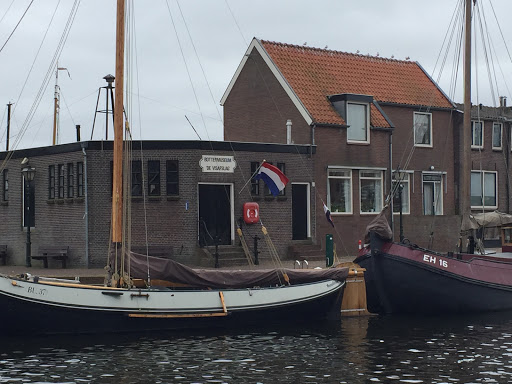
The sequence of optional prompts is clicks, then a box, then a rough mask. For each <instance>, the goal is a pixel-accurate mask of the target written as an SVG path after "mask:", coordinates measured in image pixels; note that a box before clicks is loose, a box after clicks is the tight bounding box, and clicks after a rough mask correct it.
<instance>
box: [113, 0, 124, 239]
mask: <svg viewBox="0 0 512 384" xmlns="http://www.w3.org/2000/svg"><path fill="white" fill-rule="evenodd" d="M124 15H125V0H117V16H116V18H117V23H116V87H115V104H116V107H115V109H114V162H113V179H112V185H113V190H112V241H113V242H114V243H121V241H122V217H123V121H124V119H123V112H124V108H123V106H124V103H123V91H124Z"/></svg>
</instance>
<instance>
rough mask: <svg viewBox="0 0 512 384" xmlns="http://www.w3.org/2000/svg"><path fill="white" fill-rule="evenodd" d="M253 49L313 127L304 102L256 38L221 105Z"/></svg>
mask: <svg viewBox="0 0 512 384" xmlns="http://www.w3.org/2000/svg"><path fill="white" fill-rule="evenodd" d="M253 48H256V50H257V51H258V53H259V54H260V55H261V57H262V58H263V60H264V61H265V64H267V65H268V68H269V69H270V71H271V72H272V73H273V74H274V76H275V77H276V79H277V81H278V82H279V84H281V86H282V87H283V89H284V91H285V92H286V94H287V95H288V97H289V98H290V100H291V101H292V102H293V104H294V105H295V107H296V108H297V109H298V111H299V113H300V114H301V115H302V117H303V118H304V120H305V121H306V123H307V124H308V125H311V124H312V123H313V118H312V117H311V115H310V114H309V112H308V111H307V109H306V107H305V106H304V104H302V102H301V100H300V99H299V97H298V96H297V95H296V94H295V92H294V91H293V89H292V87H291V86H290V84H288V82H287V81H286V79H285V78H284V76H283V74H282V73H281V71H279V69H278V68H277V66H276V65H275V63H274V62H273V61H272V59H271V58H270V56H269V54H268V53H267V51H266V50H265V48H263V45H262V44H261V42H260V40H259V39H256V38H253V39H252V41H251V44H249V48H247V51H245V55H244V57H243V59H242V61H241V62H240V64H239V65H238V68H237V69H236V71H235V74H234V75H233V78H232V79H231V81H230V82H229V84H228V87H227V89H226V91H225V92H224V95H223V96H222V99H221V100H220V105H221V106H224V103H225V102H226V99H227V98H228V96H229V93H230V92H231V89H233V87H234V85H235V83H236V81H237V80H238V77H239V76H240V73H241V72H242V69H243V68H244V66H245V63H246V62H247V60H248V58H249V55H250V53H251V52H252V50H253Z"/></svg>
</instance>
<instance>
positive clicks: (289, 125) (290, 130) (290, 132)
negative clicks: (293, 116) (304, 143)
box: [286, 119, 293, 144]
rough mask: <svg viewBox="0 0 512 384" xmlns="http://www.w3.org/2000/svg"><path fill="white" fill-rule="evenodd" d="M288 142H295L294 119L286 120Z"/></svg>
mask: <svg viewBox="0 0 512 384" xmlns="http://www.w3.org/2000/svg"><path fill="white" fill-rule="evenodd" d="M286 144H293V142H292V121H291V120H290V119H288V120H286Z"/></svg>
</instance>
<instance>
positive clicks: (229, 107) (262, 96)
mask: <svg viewBox="0 0 512 384" xmlns="http://www.w3.org/2000/svg"><path fill="white" fill-rule="evenodd" d="M288 119H291V120H292V124H293V126H292V140H293V142H294V143H296V144H310V143H311V128H310V127H309V125H308V124H307V123H306V121H305V120H304V118H303V117H302V115H301V114H300V113H299V111H298V110H297V108H296V107H295V105H294V104H293V102H292V101H291V99H290V98H289V97H288V95H287V94H286V92H285V90H284V89H283V87H282V86H281V84H279V82H278V81H277V79H276V78H275V76H274V74H273V73H272V72H271V71H270V69H269V68H268V66H267V65H266V64H265V63H264V61H263V59H262V58H261V56H260V54H259V53H258V52H257V51H256V49H254V50H253V51H252V52H251V54H250V56H249V59H248V60H247V62H246V65H245V66H244V68H243V70H242V72H241V73H240V76H239V77H238V79H237V82H236V83H235V85H234V87H233V88H232V90H231V92H230V93H229V96H228V98H227V99H226V101H225V103H224V140H229V141H249V142H264V143H286V121H287V120H288Z"/></svg>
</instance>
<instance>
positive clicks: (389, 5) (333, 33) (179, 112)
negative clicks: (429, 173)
mask: <svg viewBox="0 0 512 384" xmlns="http://www.w3.org/2000/svg"><path fill="white" fill-rule="evenodd" d="M31 1H32V0H16V1H15V2H14V1H13V0H0V48H1V47H2V46H4V43H5V42H6V41H7V40H8V39H9V40H8V41H7V44H5V46H4V47H3V49H2V50H1V51H0V118H1V119H2V120H1V121H0V148H1V150H5V141H6V140H5V131H6V120H7V117H6V111H7V106H6V104H7V103H8V102H13V103H14V105H13V111H14V116H13V118H12V122H11V146H10V148H11V149H12V148H13V145H14V143H15V140H16V138H17V137H18V135H19V133H20V132H21V131H22V130H23V128H26V132H25V134H24V135H23V137H22V140H21V142H20V144H19V146H18V148H24V147H35V146H45V145H50V144H51V141H52V129H53V97H54V96H53V94H54V88H55V67H53V68H50V64H51V61H52V58H53V57H54V55H55V52H56V50H57V47H58V44H59V41H60V39H61V36H62V33H63V31H64V28H65V26H66V23H67V20H68V17H69V14H70V12H71V10H72V7H73V3H74V1H72V0H60V1H59V0H33V3H32V5H31V7H30V8H29V9H28V11H27V13H26V16H25V17H24V18H23V20H22V21H21V22H20V24H19V26H18V27H17V29H16V30H15V31H14V33H13V34H12V36H11V37H10V38H9V36H10V35H11V33H12V32H13V30H14V28H15V26H16V24H17V23H18V22H19V20H20V19H21V17H22V15H23V12H25V10H26V9H27V7H28V5H29V3H30V2H31ZM460 1H461V0H430V1H419V0H387V1H382V0H367V1H355V0H315V1H311V0H187V1H183V0H179V2H178V1H177V0H145V1H137V2H135V3H136V4H135V5H134V12H133V14H134V20H135V21H134V23H135V34H134V39H135V40H134V41H136V48H137V49H136V53H134V55H133V58H134V60H136V62H137V65H136V70H134V71H133V76H132V77H131V79H132V84H133V86H132V102H131V103H130V106H128V108H129V109H130V110H131V111H132V114H131V116H132V117H131V120H132V121H131V126H132V130H133V134H134V138H135V139H139V138H142V139H146V140H168V139H177V140H197V139H198V135H199V136H200V137H201V139H203V140H208V139H211V140H222V138H223V134H222V107H221V106H220V105H219V102H220V99H221V97H222V95H223V93H224V91H225V90H226V88H227V86H228V84H229V82H230V80H231V78H232V76H233V74H234V72H235V71H236V68H237V66H238V65H239V63H240V61H241V59H242V57H243V55H244V53H245V50H246V49H247V47H248V45H249V43H250V41H251V39H252V38H253V37H257V38H260V39H265V40H271V41H277V42H282V43H290V44H298V45H303V44H304V43H306V44H307V45H308V46H310V47H318V48H324V47H326V46H327V47H328V49H333V50H338V51H344V52H352V53H356V52H357V51H359V52H360V53H361V54H370V55H377V54H378V55H380V56H382V57H391V56H394V58H395V59H406V58H407V57H409V58H410V60H413V61H418V62H419V63H420V64H421V65H422V66H423V67H424V68H425V69H426V70H427V72H428V73H430V74H431V75H432V76H433V77H434V79H436V80H437V79H438V76H439V72H438V71H439V68H440V65H439V64H438V66H437V70H436V73H433V70H434V66H435V63H436V59H437V57H438V55H439V53H440V52H441V49H442V46H443V41H444V39H445V36H446V35H447V33H448V29H449V26H450V21H451V19H452V17H453V14H454V12H455V10H456V8H457V6H458V4H459V3H460ZM479 1H480V0H479ZM481 1H482V4H483V9H484V11H485V16H486V18H485V20H486V23H487V26H488V27H489V36H491V35H492V37H491V38H492V48H491V49H490V50H489V51H488V52H489V54H488V57H489V59H488V60H491V58H492V61H493V63H494V67H495V71H496V76H495V75H494V74H493V75H492V76H491V77H492V78H495V81H496V82H497V83H498V89H497V90H496V89H495V91H494V99H496V98H497V96H509V100H510V101H509V105H510V104H512V99H511V98H510V95H509V92H508V86H507V84H506V83H505V81H504V80H503V78H504V77H503V74H504V76H508V77H509V78H510V73H511V68H512V66H511V60H510V55H509V53H508V51H507V47H506V45H507V46H510V47H511V48H509V49H512V41H511V40H512V25H510V23H507V22H506V19H505V16H507V15H508V16H510V15H511V14H512V2H511V1H510V0H493V1H492V3H491V2H490V1H489V0H481ZM178 4H179V7H178ZM491 4H492V7H493V8H491ZM115 9H116V4H115V1H114V0H110V1H108V0H82V1H81V2H80V3H79V6H78V11H77V12H76V16H75V18H74V20H73V23H72V26H71V29H70V32H69V36H68V38H67V40H66V42H65V45H64V48H63V49H62V51H61V54H60V57H59V66H60V67H65V68H67V70H68V71H69V74H70V76H71V77H69V76H68V74H67V72H66V71H59V85H60V88H61V92H62V96H61V113H60V129H59V143H68V142H72V141H75V140H76V136H75V125H76V124H80V125H81V126H82V140H85V139H90V138H91V132H92V123H93V118H94V115H95V109H96V101H97V98H98V89H99V87H102V86H104V85H105V84H106V83H105V81H104V80H103V77H104V76H105V75H107V74H115V68H114V55H115ZM493 9H494V13H495V14H496V15H497V17H498V22H499V26H500V27H501V32H500V30H499V29H498V28H497V22H496V19H495V17H494V13H493ZM180 10H181V12H180ZM171 15H172V18H171ZM52 16H53V21H52ZM187 28H188V29H187ZM175 29H176V31H177V33H176V32H175ZM46 31H48V32H46ZM45 34H46V37H45ZM500 34H503V36H504V37H505V43H506V45H505V43H504V42H503V40H502V39H501V36H500ZM190 37H191V38H192V42H191V39H190ZM178 38H179V39H178ZM178 41H179V43H178ZM478 44H480V45H481V42H479V43H478ZM180 46H181V48H180ZM40 47H41V49H40V52H39V54H38V55H37V52H38V50H39V48H40ZM194 47H195V49H194ZM491 52H492V55H491ZM496 53H497V55H496ZM196 54H197V56H198V57H199V62H198V59H197V57H196ZM36 56H37V57H36ZM183 56H184V57H185V61H184V59H183ZM476 57H477V63H478V68H479V71H478V80H479V83H478V84H479V85H478V102H480V103H483V104H485V105H492V104H493V98H492V97H491V93H490V92H489V85H488V84H489V81H488V78H489V76H488V73H487V70H486V69H485V68H486V67H485V56H484V53H480V54H477V55H476ZM453 58H454V53H453V49H452V52H451V53H449V54H448V57H447V63H446V65H445V67H444V69H443V71H442V77H441V78H440V80H439V84H440V86H441V87H442V88H443V90H444V91H445V92H446V93H447V94H449V95H450V96H452V95H454V96H453V98H454V101H456V102H461V100H462V98H461V92H462V90H461V89H460V87H458V88H457V90H456V92H455V93H453V91H452V89H451V88H452V87H451V81H452V79H453V75H452V73H453ZM185 63H186V64H185ZM199 63H200V64H199ZM187 68H188V71H187ZM49 70H50V72H48V71H49ZM203 71H204V73H203ZM502 72H503V74H502ZM48 75H49V76H50V77H48ZM45 76H46V78H47V79H48V78H49V81H48V82H47V86H46V88H41V87H42V84H44V79H45ZM458 76H459V77H461V76H462V74H461V73H460V74H459V75H458ZM191 82H192V83H193V86H194V88H193V87H192V85H191ZM474 88H475V89H476V87H475V86H474ZM40 89H42V90H43V91H44V92H43V93H42V96H41V98H40V102H39V104H37V105H36V104H34V101H35V100H36V99H37V94H38V93H39V92H40ZM210 89H211V94H210ZM212 96H213V97H212ZM473 102H474V103H476V102H477V99H476V92H475V93H474V97H473ZM104 104H105V95H104V93H102V94H101V99H100V108H101V109H104ZM36 107H37V109H35V113H34V114H33V117H32V118H31V119H29V118H28V116H31V112H30V111H31V109H32V108H36ZM185 116H186V117H188V119H189V120H190V122H191V124H192V125H193V126H194V127H195V129H196V130H197V134H196V133H195V132H194V130H193V129H192V127H191V125H190V124H189V122H188V121H187V119H186V117H185ZM110 126H111V124H110ZM104 137H105V116H104V115H98V117H97V119H96V126H95V129H94V135H93V139H96V140H99V139H101V138H104ZM111 138H112V132H109V139H111Z"/></svg>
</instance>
